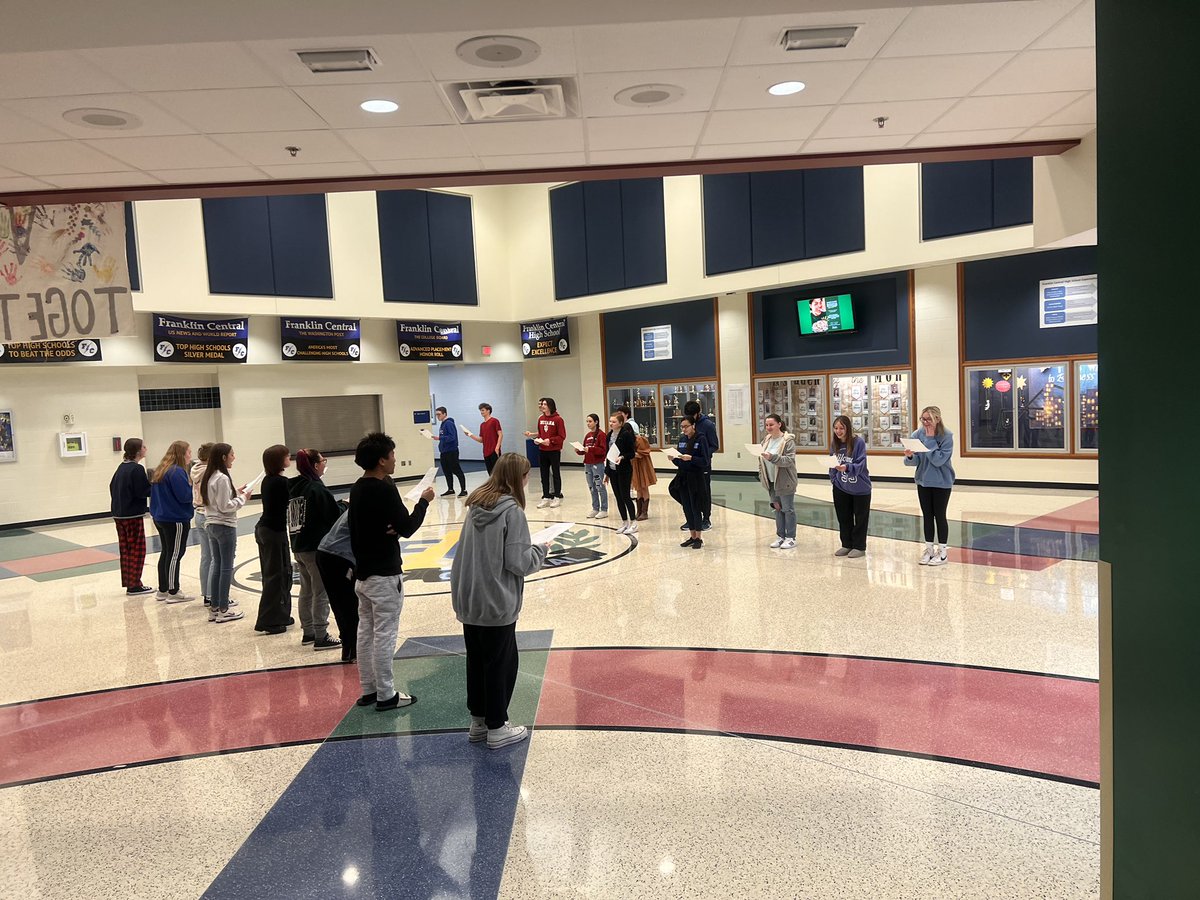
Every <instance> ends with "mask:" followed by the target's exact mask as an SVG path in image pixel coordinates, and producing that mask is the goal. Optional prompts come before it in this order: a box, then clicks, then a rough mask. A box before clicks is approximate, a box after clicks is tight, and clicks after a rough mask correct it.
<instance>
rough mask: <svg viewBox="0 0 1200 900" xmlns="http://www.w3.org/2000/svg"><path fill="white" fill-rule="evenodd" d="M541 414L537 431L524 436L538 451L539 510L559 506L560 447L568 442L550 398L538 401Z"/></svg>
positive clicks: (556, 408) (565, 426)
mask: <svg viewBox="0 0 1200 900" xmlns="http://www.w3.org/2000/svg"><path fill="white" fill-rule="evenodd" d="M538 408H539V409H540V410H541V411H542V414H541V415H540V416H539V417H538V420H537V431H527V432H525V437H531V438H533V442H534V443H535V444H537V445H538V449H539V450H540V451H541V452H540V453H539V454H538V460H539V463H540V466H541V470H542V499H541V500H540V501H539V502H538V509H545V508H546V507H547V506H560V505H561V504H562V499H563V495H562V471H561V469H560V466H561V464H562V448H563V444H564V443H565V442H566V440H567V425H566V423H565V422H563V417H562V416H560V415H559V414H558V405H557V404H556V403H555V402H554V398H553V397H543V398H542V399H541V400H539V401H538Z"/></svg>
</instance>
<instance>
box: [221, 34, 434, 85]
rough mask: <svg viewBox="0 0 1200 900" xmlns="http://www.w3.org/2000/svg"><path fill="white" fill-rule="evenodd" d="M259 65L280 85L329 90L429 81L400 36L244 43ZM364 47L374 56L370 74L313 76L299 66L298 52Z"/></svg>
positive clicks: (410, 47)
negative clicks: (341, 86) (366, 85)
mask: <svg viewBox="0 0 1200 900" xmlns="http://www.w3.org/2000/svg"><path fill="white" fill-rule="evenodd" d="M242 46H244V47H245V48H246V49H247V50H248V51H249V52H250V53H252V54H254V56H255V57H256V58H258V59H259V60H261V61H262V63H263V65H265V66H266V67H267V69H269V70H270V71H271V72H272V73H273V74H274V76H275V77H276V78H278V79H279V81H280V82H282V83H283V84H290V85H320V86H322V87H329V86H333V85H339V84H356V83H359V82H367V83H385V82H393V81H424V80H425V79H427V78H428V77H429V73H428V72H427V71H426V69H425V66H424V64H423V63H422V62H421V60H420V59H419V58H418V57H417V55H416V53H414V52H413V49H412V46H411V45H410V44H409V42H408V38H406V37H405V36H404V35H402V34H374V35H359V36H349V37H336V38H320V39H305V38H285V39H283V40H271V41H246V42H244V43H243V45H242ZM353 47H367V48H369V49H371V50H373V51H374V52H375V56H376V58H378V60H379V66H378V67H377V68H375V69H373V70H371V71H369V72H321V73H317V72H312V71H310V70H309V68H308V66H306V65H304V63H302V62H300V58H299V57H298V56H297V55H296V51H298V50H345V49H347V48H353Z"/></svg>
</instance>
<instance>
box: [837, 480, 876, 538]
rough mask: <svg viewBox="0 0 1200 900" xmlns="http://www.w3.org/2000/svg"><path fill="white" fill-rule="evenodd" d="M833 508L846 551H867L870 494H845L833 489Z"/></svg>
mask: <svg viewBox="0 0 1200 900" xmlns="http://www.w3.org/2000/svg"><path fill="white" fill-rule="evenodd" d="M833 508H834V510H835V511H836V512H837V520H838V527H839V528H840V529H841V532H842V546H843V547H845V548H846V549H847V550H866V549H867V522H868V520H869V519H870V518H871V495H870V494H847V493H846V492H845V491H842V490H838V489H837V488H834V489H833Z"/></svg>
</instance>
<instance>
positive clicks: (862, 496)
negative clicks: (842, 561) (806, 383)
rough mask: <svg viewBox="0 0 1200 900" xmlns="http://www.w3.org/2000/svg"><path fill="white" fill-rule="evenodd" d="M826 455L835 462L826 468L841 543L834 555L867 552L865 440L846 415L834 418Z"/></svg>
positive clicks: (868, 483) (868, 503) (868, 487)
mask: <svg viewBox="0 0 1200 900" xmlns="http://www.w3.org/2000/svg"><path fill="white" fill-rule="evenodd" d="M829 455H830V456H834V457H837V461H838V464H837V465H836V466H834V467H833V468H831V469H830V470H829V480H830V481H831V482H833V508H834V511H835V512H836V513H837V520H838V527H839V529H840V530H841V538H842V546H841V547H840V548H839V549H838V551H837V552H836V553H834V554H833V555H834V556H849V557H850V558H851V559H857V558H858V557H860V556H866V555H867V522H868V520H869V519H870V517H871V476H870V474H869V473H868V472H867V442H866V441H864V440H863V439H862V438H861V437H859V436H858V435H856V434H855V433H854V427H853V425H852V424H851V422H850V417H849V416H838V417H837V418H836V419H834V420H833V442H832V443H831V444H830V447H829Z"/></svg>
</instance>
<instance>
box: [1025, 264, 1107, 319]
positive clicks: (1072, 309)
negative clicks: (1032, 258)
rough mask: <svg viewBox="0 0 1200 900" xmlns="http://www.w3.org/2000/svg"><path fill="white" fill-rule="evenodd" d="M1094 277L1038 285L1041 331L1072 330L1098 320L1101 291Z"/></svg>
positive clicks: (1079, 277) (1044, 282) (1087, 276)
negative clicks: (1047, 329)
mask: <svg viewBox="0 0 1200 900" xmlns="http://www.w3.org/2000/svg"><path fill="white" fill-rule="evenodd" d="M1097 280H1098V279H1097V277H1096V276H1095V275H1076V276H1075V277H1073V278H1051V279H1049V280H1047V281H1039V282H1038V297H1039V299H1040V301H1041V309H1040V312H1041V316H1040V318H1039V319H1038V325H1039V326H1040V327H1042V328H1071V327H1073V326H1076V325H1095V324H1096V323H1097V322H1098V321H1099V314H1100V307H1099V292H1098V290H1097Z"/></svg>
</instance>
